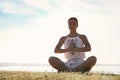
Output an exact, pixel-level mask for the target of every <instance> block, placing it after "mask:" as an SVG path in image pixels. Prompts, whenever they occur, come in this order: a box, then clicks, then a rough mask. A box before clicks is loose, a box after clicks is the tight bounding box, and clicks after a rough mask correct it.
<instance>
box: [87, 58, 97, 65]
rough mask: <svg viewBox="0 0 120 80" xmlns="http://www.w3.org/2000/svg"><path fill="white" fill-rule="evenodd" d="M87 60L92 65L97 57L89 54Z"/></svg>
mask: <svg viewBox="0 0 120 80" xmlns="http://www.w3.org/2000/svg"><path fill="white" fill-rule="evenodd" d="M87 60H88V62H89V63H91V64H93V65H95V64H96V62H97V58H96V57H95V56H91V57H89V58H88V59H87Z"/></svg>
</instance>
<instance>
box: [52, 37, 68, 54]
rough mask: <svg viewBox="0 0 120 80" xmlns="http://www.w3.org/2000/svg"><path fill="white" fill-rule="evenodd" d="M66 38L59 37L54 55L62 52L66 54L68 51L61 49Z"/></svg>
mask: <svg viewBox="0 0 120 80" xmlns="http://www.w3.org/2000/svg"><path fill="white" fill-rule="evenodd" d="M65 39H66V37H61V38H60V40H59V42H58V44H57V45H56V47H55V50H54V52H55V53H64V52H68V51H69V49H61V47H62V45H63V44H64V41H65Z"/></svg>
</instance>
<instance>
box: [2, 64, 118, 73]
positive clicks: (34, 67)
mask: <svg viewBox="0 0 120 80" xmlns="http://www.w3.org/2000/svg"><path fill="white" fill-rule="evenodd" d="M0 71H33V72H56V70H55V69H54V68H52V67H51V66H50V65H48V64H19V63H16V64H15V63H1V64H0ZM91 71H92V72H101V73H112V74H120V65H107V64H96V65H95V66H94V67H93V68H92V70H91Z"/></svg>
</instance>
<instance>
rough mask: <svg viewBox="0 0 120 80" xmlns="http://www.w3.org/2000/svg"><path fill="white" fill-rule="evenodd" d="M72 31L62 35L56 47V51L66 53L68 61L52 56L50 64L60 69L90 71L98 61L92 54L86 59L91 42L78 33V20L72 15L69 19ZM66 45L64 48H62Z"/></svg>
mask: <svg viewBox="0 0 120 80" xmlns="http://www.w3.org/2000/svg"><path fill="white" fill-rule="evenodd" d="M68 25H69V30H70V33H69V34H68V35H67V36H62V37H61V38H60V40H59V42H58V44H57V45H56V47H55V53H64V55H65V58H66V59H67V62H63V61H62V60H60V59H59V58H57V57H50V58H49V63H50V65H51V66H52V67H53V68H55V69H57V70H58V72H60V71H76V72H78V71H80V72H81V73H84V72H86V71H90V70H91V68H92V67H93V66H94V65H95V63H96V60H97V59H96V57H95V56H91V57H89V58H87V59H86V60H84V58H85V52H87V51H91V46H90V43H89V41H88V39H87V37H86V36H85V35H81V34H79V33H77V27H78V20H77V18H75V17H71V18H70V19H69V20H68ZM62 45H64V49H62V48H61V47H62Z"/></svg>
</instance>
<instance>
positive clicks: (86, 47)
mask: <svg viewBox="0 0 120 80" xmlns="http://www.w3.org/2000/svg"><path fill="white" fill-rule="evenodd" d="M79 37H80V38H81V39H82V41H83V43H84V45H85V46H84V47H82V48H73V51H75V52H86V51H91V46H90V43H89V41H88V39H87V37H86V36H85V35H80V36H79Z"/></svg>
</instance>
